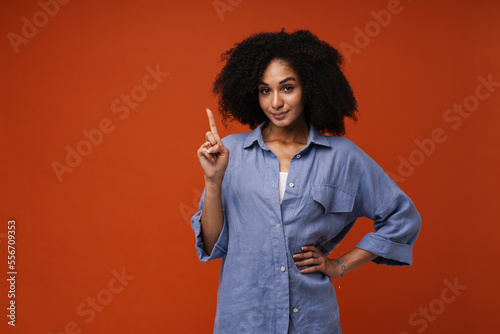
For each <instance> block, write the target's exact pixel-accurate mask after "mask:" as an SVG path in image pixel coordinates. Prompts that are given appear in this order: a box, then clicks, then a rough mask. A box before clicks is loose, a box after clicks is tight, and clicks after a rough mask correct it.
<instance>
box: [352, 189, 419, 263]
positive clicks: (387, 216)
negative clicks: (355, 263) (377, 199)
mask: <svg viewBox="0 0 500 334" xmlns="http://www.w3.org/2000/svg"><path fill="white" fill-rule="evenodd" d="M374 218H375V220H374V224H373V226H374V228H375V232H371V233H368V234H367V235H366V236H365V237H364V238H363V239H362V240H361V241H360V242H359V243H358V245H357V246H356V247H357V248H361V249H364V250H366V251H368V252H371V253H374V254H376V255H378V257H377V258H375V259H374V260H373V262H375V263H377V264H387V265H391V266H405V265H411V264H412V257H413V256H412V254H413V253H412V249H413V244H414V243H415V240H416V239H417V236H418V234H419V232H420V225H421V218H420V214H419V213H418V212H417V209H416V208H415V205H414V204H413V202H412V201H411V200H410V199H409V198H408V196H406V195H405V194H404V193H403V192H402V191H401V192H400V193H398V194H397V196H396V198H395V199H394V200H393V202H392V203H391V204H390V205H389V207H388V208H387V209H386V210H385V212H384V213H383V214H382V215H380V216H378V217H374Z"/></svg>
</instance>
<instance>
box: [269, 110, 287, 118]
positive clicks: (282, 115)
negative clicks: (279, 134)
mask: <svg viewBox="0 0 500 334" xmlns="http://www.w3.org/2000/svg"><path fill="white" fill-rule="evenodd" d="M287 113H288V111H284V112H280V113H272V115H273V117H274V118H276V119H283V118H285V116H286V114H287Z"/></svg>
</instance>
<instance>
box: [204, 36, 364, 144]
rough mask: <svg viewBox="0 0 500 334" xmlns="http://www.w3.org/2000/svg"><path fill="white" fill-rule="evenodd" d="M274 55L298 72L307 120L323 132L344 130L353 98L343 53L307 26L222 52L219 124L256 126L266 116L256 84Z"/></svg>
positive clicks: (353, 109)
mask: <svg viewBox="0 0 500 334" xmlns="http://www.w3.org/2000/svg"><path fill="white" fill-rule="evenodd" d="M274 59H279V60H283V61H285V62H286V63H287V64H288V66H290V68H292V69H293V70H294V72H295V73H297V75H298V77H299V80H300V82H301V84H302V94H303V96H302V99H303V102H304V114H305V117H306V121H308V122H310V123H311V124H312V125H314V127H315V128H316V129H318V130H319V131H321V132H323V133H330V134H333V135H343V134H345V125H344V117H350V118H352V119H353V120H354V121H356V111H357V103H356V99H355V98H354V94H353V92H352V89H351V86H350V85H349V82H348V81H347V79H346V77H345V76H344V74H343V73H342V70H341V66H342V63H343V60H342V56H341V55H340V54H339V52H338V51H337V50H336V49H334V48H333V47H332V46H331V45H329V44H328V43H326V42H324V41H321V40H320V39H318V37H316V36H315V35H314V34H312V33H311V32H310V31H309V30H299V31H296V32H294V33H287V32H285V31H284V29H283V30H281V31H280V32H277V33H271V32H265V33H259V34H255V35H252V36H250V37H249V38H247V39H245V40H243V41H242V42H240V43H237V44H235V46H234V47H233V48H231V49H230V50H228V51H226V52H225V53H223V54H222V56H221V61H226V64H225V66H224V68H223V69H222V70H221V72H220V73H219V74H218V75H217V77H216V79H215V82H214V85H213V92H214V93H215V94H219V111H220V112H221V114H222V117H223V121H224V124H227V120H236V121H238V122H240V123H242V124H245V125H248V126H250V128H251V129H255V128H256V127H257V126H258V125H259V124H260V123H262V122H263V121H265V120H267V119H268V118H267V117H266V115H265V114H264V112H263V111H262V109H261V107H260V104H259V98H258V89H257V86H258V84H259V82H260V81H261V78H262V74H263V73H264V70H265V69H266V68H267V66H268V65H269V63H270V62H271V61H272V60H274Z"/></svg>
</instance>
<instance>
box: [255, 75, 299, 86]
mask: <svg viewBox="0 0 500 334" xmlns="http://www.w3.org/2000/svg"><path fill="white" fill-rule="evenodd" d="M287 81H297V80H295V78H294V77H288V78H286V79H283V80H281V81H280V82H279V84H280V85H281V84H283V83H285V82H287ZM259 85H266V86H269V84H267V83H265V82H264V81H261V82H259Z"/></svg>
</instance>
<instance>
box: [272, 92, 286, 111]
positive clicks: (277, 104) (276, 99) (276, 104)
mask: <svg viewBox="0 0 500 334" xmlns="http://www.w3.org/2000/svg"><path fill="white" fill-rule="evenodd" d="M271 106H272V107H273V108H274V109H279V108H281V107H283V99H282V98H281V96H280V94H279V93H278V92H275V93H274V95H273V101H272V103H271Z"/></svg>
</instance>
